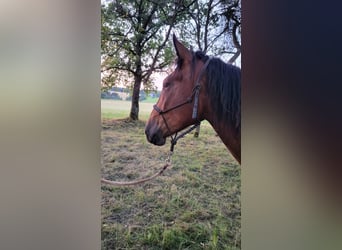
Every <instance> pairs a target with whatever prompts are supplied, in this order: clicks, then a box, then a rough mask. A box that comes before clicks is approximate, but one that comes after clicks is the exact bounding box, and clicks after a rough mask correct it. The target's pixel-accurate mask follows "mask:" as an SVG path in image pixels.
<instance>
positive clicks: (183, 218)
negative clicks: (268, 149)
mask: <svg viewBox="0 0 342 250" xmlns="http://www.w3.org/2000/svg"><path fill="white" fill-rule="evenodd" d="M102 104H103V112H104V113H103V130H102V135H101V139H102V156H101V160H102V169H101V173H102V176H103V177H105V178H107V179H112V180H119V181H125V180H126V181H127V180H133V179H136V178H142V177H145V176H150V175H152V174H154V173H156V172H157V171H158V170H159V169H160V168H161V167H162V166H163V164H164V160H165V159H166V155H167V153H168V151H169V146H170V144H169V142H168V143H167V145H165V146H162V147H157V146H154V145H152V144H150V143H148V142H147V141H146V138H145V135H144V126H145V120H146V119H147V118H148V116H149V113H150V112H151V110H149V108H152V105H151V104H149V105H150V106H143V105H141V112H142V113H141V117H143V118H141V119H142V120H143V121H137V122H132V121H129V120H127V119H122V118H125V117H127V116H128V115H123V114H124V113H125V112H127V111H128V110H129V107H130V105H128V104H127V103H121V102H120V103H117V102H114V104H116V105H114V106H113V107H111V106H110V105H111V104H112V103H109V102H102ZM119 104H120V105H119ZM125 109H126V110H125ZM105 111H107V112H112V113H111V117H110V119H109V118H106V117H105V115H104V114H105ZM127 114H128V113H127ZM122 115H123V116H122ZM113 117H114V118H115V119H114V120H113ZM116 118H120V119H121V120H117V119H116ZM101 191H102V201H101V217H102V226H101V229H102V249H240V248H241V242H240V240H241V233H240V223H241V222H240V219H241V216H240V214H241V213H240V166H239V165H238V164H237V163H236V162H235V160H234V159H233V158H232V156H231V155H230V154H229V153H228V151H227V149H226V148H225V146H224V145H223V143H222V142H221V140H220V139H219V137H217V136H216V134H215V132H214V131H213V129H212V128H211V126H210V125H209V124H208V123H207V122H203V123H202V125H201V132H200V136H199V138H194V137H193V135H192V134H189V135H187V136H186V137H185V138H183V139H181V140H179V142H178V143H177V145H176V146H175V152H174V155H173V157H172V166H171V168H168V169H167V170H166V171H165V173H164V174H163V175H162V176H159V177H158V178H156V179H154V180H152V181H150V182H147V183H144V184H141V185H137V186H133V187H112V186H108V185H103V186H102V188H101Z"/></svg>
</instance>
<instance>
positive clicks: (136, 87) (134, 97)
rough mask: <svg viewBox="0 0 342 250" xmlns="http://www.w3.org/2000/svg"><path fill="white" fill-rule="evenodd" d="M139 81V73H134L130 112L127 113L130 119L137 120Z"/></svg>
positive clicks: (140, 79)
mask: <svg viewBox="0 0 342 250" xmlns="http://www.w3.org/2000/svg"><path fill="white" fill-rule="evenodd" d="M141 81H142V76H141V74H140V75H139V74H136V75H135V76H134V86H133V93H132V104H131V112H130V114H129V118H130V119H132V120H139V95H140V86H141Z"/></svg>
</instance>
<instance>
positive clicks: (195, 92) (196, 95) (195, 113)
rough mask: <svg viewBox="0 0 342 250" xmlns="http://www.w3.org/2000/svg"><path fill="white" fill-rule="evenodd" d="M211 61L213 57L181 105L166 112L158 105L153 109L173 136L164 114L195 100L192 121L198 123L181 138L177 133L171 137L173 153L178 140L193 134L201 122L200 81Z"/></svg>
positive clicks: (206, 63) (203, 68)
mask: <svg viewBox="0 0 342 250" xmlns="http://www.w3.org/2000/svg"><path fill="white" fill-rule="evenodd" d="M210 60H211V57H209V59H208V60H207V61H206V62H205V64H204V65H203V67H202V70H201V72H200V74H199V75H198V77H197V80H196V83H195V86H194V87H193V89H192V93H191V95H190V96H189V97H188V98H187V99H186V100H185V101H183V102H181V103H180V104H177V105H175V106H173V107H171V108H168V109H166V110H162V109H161V108H159V107H158V106H157V104H155V105H153V109H154V110H155V111H157V112H158V114H159V115H161V117H162V118H163V120H164V123H165V126H166V128H167V130H168V131H169V133H170V134H172V133H171V129H170V127H169V125H168V124H167V121H166V118H165V117H164V114H166V113H168V112H170V111H172V110H175V109H177V108H179V107H182V106H184V105H186V104H188V103H192V100H193V99H194V106H193V109H192V119H196V123H195V124H194V125H193V126H192V127H191V128H190V129H188V130H187V131H185V132H184V133H182V134H181V135H179V136H177V133H175V135H174V136H172V135H171V149H170V151H171V152H172V151H173V147H174V145H176V143H177V140H178V139H180V138H182V137H183V136H185V135H186V134H187V133H189V132H191V131H192V130H193V129H195V128H196V127H197V126H198V125H199V124H200V122H201V121H200V120H199V119H198V100H199V91H200V89H201V83H200V80H201V78H202V76H203V74H204V72H205V70H206V68H207V67H208V64H209V62H210Z"/></svg>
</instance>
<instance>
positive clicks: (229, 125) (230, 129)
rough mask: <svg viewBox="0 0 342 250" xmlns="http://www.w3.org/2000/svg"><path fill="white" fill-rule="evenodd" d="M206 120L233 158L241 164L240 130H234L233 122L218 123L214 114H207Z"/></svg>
mask: <svg viewBox="0 0 342 250" xmlns="http://www.w3.org/2000/svg"><path fill="white" fill-rule="evenodd" d="M206 120H208V121H209V123H210V124H211V126H212V127H213V128H214V129H215V131H216V133H217V134H218V136H219V137H220V138H221V140H222V142H223V143H224V144H225V145H226V147H227V148H228V150H229V151H230V152H231V153H232V155H233V156H234V158H235V159H236V160H237V161H238V162H239V163H241V132H240V131H241V129H240V128H236V127H235V126H234V125H233V122H222V121H219V120H218V118H217V117H216V116H215V114H214V112H211V113H209V115H208V117H206Z"/></svg>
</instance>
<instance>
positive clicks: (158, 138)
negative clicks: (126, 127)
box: [145, 122, 166, 146]
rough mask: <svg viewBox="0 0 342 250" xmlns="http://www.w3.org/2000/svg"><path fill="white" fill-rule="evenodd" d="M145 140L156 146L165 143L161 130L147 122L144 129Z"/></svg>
mask: <svg viewBox="0 0 342 250" xmlns="http://www.w3.org/2000/svg"><path fill="white" fill-rule="evenodd" d="M145 134H146V138H147V140H148V141H149V142H150V143H152V144H154V145H157V146H163V145H164V144H165V142H166V139H165V137H164V136H163V132H162V130H161V129H160V128H159V127H158V126H157V125H156V124H155V123H154V124H152V123H151V122H149V123H148V124H147V125H146V128H145Z"/></svg>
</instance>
